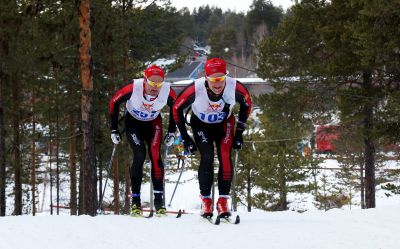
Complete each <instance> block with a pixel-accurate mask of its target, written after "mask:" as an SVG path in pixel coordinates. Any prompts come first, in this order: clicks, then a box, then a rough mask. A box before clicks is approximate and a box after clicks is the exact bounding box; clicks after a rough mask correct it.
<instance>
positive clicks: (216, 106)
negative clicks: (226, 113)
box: [207, 103, 223, 112]
mask: <svg viewBox="0 0 400 249" xmlns="http://www.w3.org/2000/svg"><path fill="white" fill-rule="evenodd" d="M222 109H223V106H222V104H221V103H208V108H207V112H220V111H222Z"/></svg>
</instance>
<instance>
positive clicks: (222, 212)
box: [217, 197, 231, 218]
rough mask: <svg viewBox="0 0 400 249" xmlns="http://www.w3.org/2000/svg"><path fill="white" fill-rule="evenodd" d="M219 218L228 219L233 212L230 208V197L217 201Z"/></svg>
mask: <svg viewBox="0 0 400 249" xmlns="http://www.w3.org/2000/svg"><path fill="white" fill-rule="evenodd" d="M217 211H218V216H219V217H221V218H228V217H229V216H231V212H230V211H229V207H228V197H219V198H218V201H217Z"/></svg>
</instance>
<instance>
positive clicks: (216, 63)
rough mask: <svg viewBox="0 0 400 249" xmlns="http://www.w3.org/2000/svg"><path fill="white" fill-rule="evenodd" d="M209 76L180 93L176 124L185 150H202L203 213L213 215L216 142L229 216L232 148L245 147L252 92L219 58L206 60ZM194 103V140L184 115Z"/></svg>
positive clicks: (221, 206)
mask: <svg viewBox="0 0 400 249" xmlns="http://www.w3.org/2000/svg"><path fill="white" fill-rule="evenodd" d="M205 75H206V76H205V77H201V78H199V79H197V80H195V81H194V82H193V83H192V84H190V85H189V86H187V87H186V88H185V89H184V90H183V91H182V93H181V94H180V95H179V96H178V98H177V100H176V102H175V105H174V107H173V114H174V119H175V122H176V124H177V125H178V128H179V130H180V132H181V135H182V138H183V144H184V146H185V149H186V150H187V151H188V152H190V153H194V152H195V151H196V150H197V148H198V149H199V151H200V156H201V157H200V166H199V169H198V174H199V185H200V194H201V198H202V216H203V217H211V216H212V215H213V203H212V199H211V188H212V183H213V174H214V170H213V161H214V142H215V144H216V146H217V154H218V160H219V171H218V190H219V198H218V202H217V211H218V215H220V216H222V217H229V216H230V215H231V213H230V211H229V207H228V199H229V198H230V193H229V192H230V188H231V182H232V173H233V172H232V171H233V167H232V160H231V151H232V148H233V149H238V150H239V149H242V145H243V136H242V133H243V131H244V129H245V123H246V121H247V118H248V116H249V114H250V111H251V108H252V102H251V98H250V94H249V92H248V91H247V89H246V88H245V87H244V86H243V84H242V83H240V82H239V81H237V80H236V79H234V78H231V77H229V76H227V71H226V63H225V61H224V60H222V59H219V58H213V59H210V60H207V61H206V64H205ZM236 102H238V103H239V104H240V110H239V117H238V120H237V122H236V131H235V132H234V127H235V118H234V115H233V113H232V110H233V107H234V105H235V103H236ZM189 106H191V107H192V113H193V115H191V118H190V126H191V127H192V131H193V136H194V141H195V142H196V143H195V142H193V140H192V138H191V137H190V136H189V134H188V132H187V129H186V126H185V120H184V119H185V118H184V109H185V108H187V107H189Z"/></svg>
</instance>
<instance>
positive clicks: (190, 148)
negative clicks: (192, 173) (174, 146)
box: [183, 136, 197, 154]
mask: <svg viewBox="0 0 400 249" xmlns="http://www.w3.org/2000/svg"><path fill="white" fill-rule="evenodd" d="M183 147H185V150H186V151H187V152H188V153H189V154H193V153H194V152H195V151H196V150H197V146H196V144H195V143H194V142H193V140H192V139H191V138H190V137H189V136H188V137H186V138H184V139H183Z"/></svg>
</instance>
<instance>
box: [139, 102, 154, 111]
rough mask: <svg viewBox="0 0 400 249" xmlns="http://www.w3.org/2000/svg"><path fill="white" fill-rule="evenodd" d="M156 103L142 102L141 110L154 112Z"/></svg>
mask: <svg viewBox="0 0 400 249" xmlns="http://www.w3.org/2000/svg"><path fill="white" fill-rule="evenodd" d="M153 106H154V103H151V104H146V103H142V107H141V108H140V110H141V111H147V112H152V111H153Z"/></svg>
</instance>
